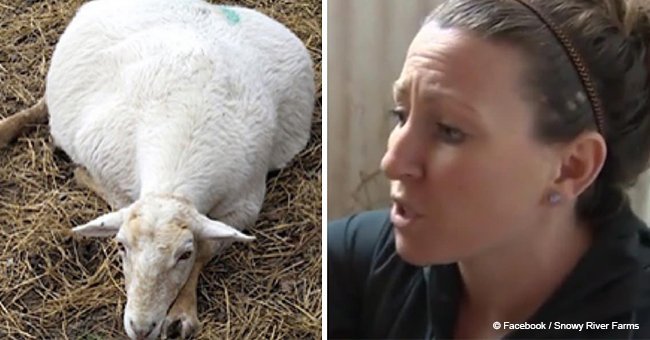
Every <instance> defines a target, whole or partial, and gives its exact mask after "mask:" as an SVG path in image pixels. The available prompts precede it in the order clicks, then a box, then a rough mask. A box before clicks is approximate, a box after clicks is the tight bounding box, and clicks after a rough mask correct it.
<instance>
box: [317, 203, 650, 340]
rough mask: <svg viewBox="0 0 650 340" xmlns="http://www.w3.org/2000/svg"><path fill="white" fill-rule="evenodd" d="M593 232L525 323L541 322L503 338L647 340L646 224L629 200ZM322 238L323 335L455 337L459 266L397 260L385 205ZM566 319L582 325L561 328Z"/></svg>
mask: <svg viewBox="0 0 650 340" xmlns="http://www.w3.org/2000/svg"><path fill="white" fill-rule="evenodd" d="M595 230H596V232H595V237H594V242H593V244H592V246H591V247H590V249H589V250H588V251H587V252H586V253H585V254H584V256H583V257H582V258H581V259H580V261H579V262H578V264H577V265H576V267H575V268H574V270H573V271H572V272H571V273H570V274H569V276H568V277H567V278H566V280H565V281H564V283H563V284H562V285H561V286H560V287H559V289H557V290H556V291H555V292H554V294H553V295H552V296H551V297H550V298H549V299H548V300H547V301H546V302H545V303H544V304H543V306H542V307H541V308H540V309H539V310H538V311H537V312H536V313H535V314H534V315H533V316H532V317H531V318H530V319H529V320H528V321H526V322H527V323H528V324H529V325H531V326H530V327H531V328H532V327H542V329H520V330H513V331H510V333H508V334H507V335H506V338H583V339H587V338H616V339H644V338H648V339H650V231H649V230H648V228H647V227H646V225H645V224H644V223H643V222H642V221H641V220H639V219H638V218H637V217H636V216H635V215H634V214H633V213H632V211H631V210H630V209H629V207H624V209H622V210H621V211H620V212H619V213H616V214H614V215H612V216H611V217H610V218H609V219H607V220H604V221H603V222H602V224H601V225H599V226H597V228H596V229H595ZM327 241H328V254H327V256H328V268H327V270H328V301H327V304H328V325H327V327H328V335H329V337H330V338H346V339H350V338H372V339H385V338H391V339H406V338H417V339H440V338H451V337H453V330H454V324H455V320H456V315H457V314H458V310H457V309H458V301H459V298H460V287H461V281H460V275H459V272H458V267H457V265H456V264H449V265H436V266H431V267H426V268H422V267H416V266H412V265H410V264H408V263H406V262H404V261H403V260H402V259H401V258H400V257H399V256H398V255H397V253H396V251H395V240H394V234H393V228H392V226H391V223H390V220H389V215H388V211H385V210H382V211H371V212H364V213H361V214H358V215H355V216H351V217H349V218H345V219H341V220H337V221H334V222H331V223H330V224H329V226H328V240H327ZM495 321H496V320H495ZM587 323H589V324H587ZM570 324H575V325H576V326H575V327H578V326H579V325H582V330H568V329H562V328H566V327H570V326H569V325H570ZM587 326H589V327H590V328H591V329H587ZM597 326H599V327H601V328H602V327H606V329H594V328H595V327H597ZM524 327H528V326H524Z"/></svg>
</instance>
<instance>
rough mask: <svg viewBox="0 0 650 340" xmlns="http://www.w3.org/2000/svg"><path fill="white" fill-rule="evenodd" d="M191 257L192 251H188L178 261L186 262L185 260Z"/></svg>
mask: <svg viewBox="0 0 650 340" xmlns="http://www.w3.org/2000/svg"><path fill="white" fill-rule="evenodd" d="M190 257H192V251H191V250H188V251H186V252H184V253H182V254H181V256H179V257H178V260H179V261H184V260H187V259H189V258H190Z"/></svg>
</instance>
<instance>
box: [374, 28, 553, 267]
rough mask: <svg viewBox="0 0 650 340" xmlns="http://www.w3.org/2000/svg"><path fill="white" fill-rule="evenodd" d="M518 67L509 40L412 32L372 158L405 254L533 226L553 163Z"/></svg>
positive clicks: (477, 242)
mask: <svg viewBox="0 0 650 340" xmlns="http://www.w3.org/2000/svg"><path fill="white" fill-rule="evenodd" d="M524 68H525V60H524V58H523V57H522V56H521V55H520V54H519V52H518V51H517V50H515V49H514V48H511V47H509V46H506V45H503V44H498V43H495V42H491V41H487V40H484V39H480V38H477V37H475V36H472V35H471V34H469V33H466V32H462V31H459V30H455V29H441V28H439V27H437V25H436V24H435V23H430V24H427V25H426V26H424V27H423V28H422V29H421V31H420V32H419V33H418V34H417V36H416V37H415V39H414V40H413V42H412V44H411V46H410V47H409V50H408V53H407V57H406V61H405V63H404V68H403V70H402V73H401V75H400V77H399V79H398V80H397V81H396V82H395V91H394V92H395V112H396V116H397V117H398V118H399V123H398V124H397V126H396V127H395V128H394V130H393V131H392V132H391V134H390V137H389V139H388V150H387V152H386V154H385V155H384V157H383V160H382V164H381V165H382V169H383V170H384V172H385V173H386V175H387V176H388V178H389V179H390V180H391V194H392V196H393V199H394V202H395V203H394V204H393V208H392V212H391V219H392V220H393V223H394V225H395V237H396V247H397V251H398V253H399V254H400V255H401V256H402V258H404V259H405V260H406V261H407V262H410V263H413V264H416V265H426V264H434V263H449V262H456V261H460V260H463V259H466V258H468V257H471V256H475V255H478V254H481V253H482V252H485V251H488V250H490V249H493V248H496V247H499V246H500V245H503V244H507V242H508V241H511V240H515V239H517V238H518V236H522V235H532V234H534V233H527V231H530V229H531V228H533V227H535V224H536V223H539V221H540V220H541V218H543V216H544V215H543V214H542V212H543V211H544V207H545V206H547V205H548V204H547V203H546V199H547V198H548V194H549V185H550V183H551V182H552V180H553V178H554V176H555V175H556V172H557V171H556V170H554V169H556V168H557V164H558V163H557V155H556V152H554V151H553V149H552V148H551V147H549V146H545V145H544V144H542V143H541V142H539V141H537V140H536V139H535V138H534V137H533V136H534V133H533V118H534V115H533V111H534V107H533V106H532V105H531V104H530V103H529V102H527V101H526V100H524V98H523V91H522V85H523V79H524V77H523V71H524Z"/></svg>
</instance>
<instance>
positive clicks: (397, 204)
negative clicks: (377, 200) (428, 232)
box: [390, 198, 420, 229]
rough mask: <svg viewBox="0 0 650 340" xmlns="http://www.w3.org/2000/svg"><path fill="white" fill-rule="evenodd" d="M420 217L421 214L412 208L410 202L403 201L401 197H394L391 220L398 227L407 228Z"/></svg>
mask: <svg viewBox="0 0 650 340" xmlns="http://www.w3.org/2000/svg"><path fill="white" fill-rule="evenodd" d="M418 218H420V215H419V214H418V213H416V212H415V211H414V210H413V209H412V208H410V207H409V206H408V204H405V203H403V201H402V200H400V199H395V198H394V199H393V207H392V209H391V211H390V220H391V222H393V225H394V226H395V227H396V228H399V229H403V228H406V227H408V226H409V225H411V224H413V222H414V221H415V220H417V219H418Z"/></svg>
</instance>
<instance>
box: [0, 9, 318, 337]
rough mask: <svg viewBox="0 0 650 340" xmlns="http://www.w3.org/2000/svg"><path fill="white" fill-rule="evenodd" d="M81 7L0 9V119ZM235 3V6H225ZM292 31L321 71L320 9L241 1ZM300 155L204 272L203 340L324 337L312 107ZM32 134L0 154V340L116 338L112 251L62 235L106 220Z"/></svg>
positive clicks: (118, 307) (120, 298) (106, 244)
mask: <svg viewBox="0 0 650 340" xmlns="http://www.w3.org/2000/svg"><path fill="white" fill-rule="evenodd" d="M81 3H82V1H79V0H73V1H59V0H46V1H33V0H32V1H27V0H25V1H14V0H0V118H4V117H7V116H9V115H11V114H13V113H15V112H18V111H19V110H21V109H24V108H27V107H29V106H30V105H31V104H33V103H35V102H36V101H37V100H38V98H40V97H41V96H42V94H43V90H44V79H45V75H46V73H47V69H48V63H49V59H50V56H51V54H52V50H53V48H54V45H55V44H56V42H57V39H58V37H59V36H60V34H61V33H62V32H63V29H64V28H65V26H66V24H67V23H68V22H69V20H70V19H71V18H72V16H73V14H74V12H75V10H76V9H77V8H78V7H79V6H80V4H81ZM229 3H230V4H235V3H234V2H229ZM236 4H238V5H243V6H246V7H256V8H258V9H259V10H261V11H262V12H264V13H266V14H269V15H270V16H272V17H274V18H277V19H278V20H279V21H281V22H283V23H284V24H286V25H287V26H288V27H290V28H291V29H292V30H293V31H294V32H296V34H297V35H298V36H299V37H300V38H301V39H302V40H303V41H304V42H305V43H306V44H307V45H308V47H309V49H310V51H311V53H312V57H313V60H314V61H315V67H316V71H317V74H318V77H317V82H318V84H320V79H321V78H320V70H321V50H320V49H321V30H320V27H321V6H320V1H310V0H301V1H288V0H286V1H252V0H251V1H241V2H239V3H236ZM320 93H321V92H320V85H319V87H318V95H317V98H318V99H317V108H316V112H315V120H314V124H313V126H312V138H311V140H310V143H309V146H308V148H307V149H306V150H304V151H303V152H302V153H301V154H300V156H299V157H298V158H297V159H296V160H295V161H294V162H293V163H292V164H291V165H290V167H288V168H286V169H284V170H282V171H281V172H280V173H279V174H277V175H274V176H272V177H270V178H269V179H268V181H267V183H268V194H267V197H266V201H265V204H264V207H263V211H262V213H261V215H260V218H259V220H258V223H257V225H256V227H255V228H253V229H252V230H251V234H253V235H255V236H256V237H257V241H255V242H253V243H250V244H246V245H236V246H235V247H233V248H231V249H230V250H229V251H228V252H227V253H226V254H224V255H223V256H222V257H221V258H217V259H215V260H213V262H212V263H211V264H210V265H209V266H207V267H206V268H205V270H204V271H203V273H202V276H201V280H200V282H199V292H198V294H199V298H198V299H199V319H200V320H201V321H202V325H203V328H202V331H201V333H200V334H199V335H198V338H200V339H225V338H232V339H308V338H318V339H320V337H321V246H320V245H321V232H320V230H321V111H320V110H321V99H320ZM72 171H73V166H72V165H71V164H70V161H69V159H67V157H66V156H65V154H63V153H62V152H61V151H57V150H53V147H52V143H51V139H50V136H49V134H48V128H47V126H46V125H39V126H37V127H36V129H35V130H34V131H33V132H31V133H29V134H27V135H25V136H24V137H22V138H20V139H19V140H18V141H17V142H15V143H13V144H11V145H10V146H9V147H7V148H5V149H1V150H0V339H78V338H82V339H115V338H124V332H123V327H122V312H123V306H124V303H125V294H124V291H123V276H122V273H121V269H120V264H119V260H118V257H117V254H116V249H115V245H114V243H113V241H111V240H79V239H76V238H75V239H73V238H72V236H71V233H70V232H69V230H70V228H72V227H73V226H75V225H78V224H81V223H82V222H86V221H88V220H89V219H91V218H93V217H95V216H98V215H99V214H100V213H102V212H106V211H108V207H107V205H106V204H105V203H104V202H103V201H101V200H100V199H99V198H98V197H97V196H95V195H94V194H92V193H91V192H89V191H87V190H85V189H82V188H79V187H77V186H76V185H75V182H74V181H73V179H72Z"/></svg>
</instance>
